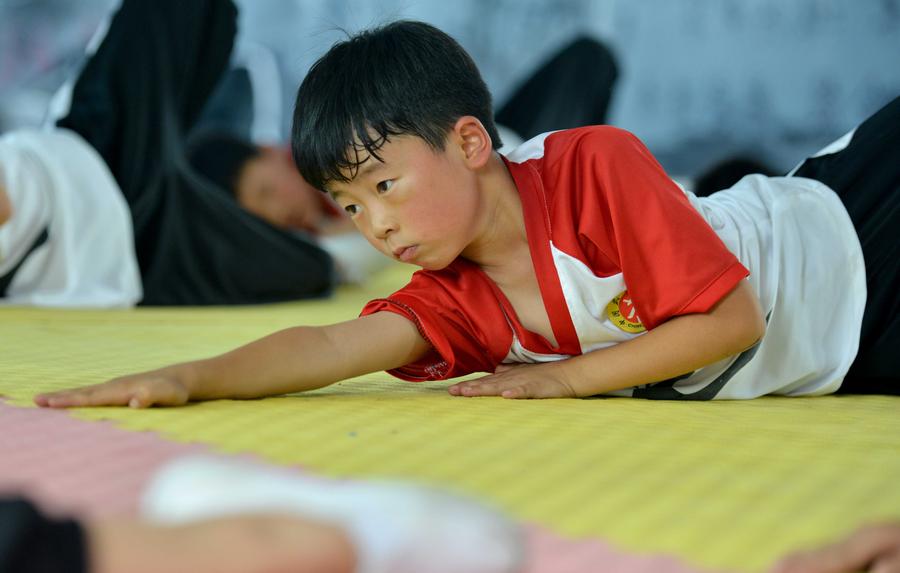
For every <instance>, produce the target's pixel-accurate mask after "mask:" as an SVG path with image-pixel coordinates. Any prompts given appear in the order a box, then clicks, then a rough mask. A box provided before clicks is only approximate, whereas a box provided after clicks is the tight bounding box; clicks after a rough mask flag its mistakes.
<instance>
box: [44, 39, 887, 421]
mask: <svg viewBox="0 0 900 573" xmlns="http://www.w3.org/2000/svg"><path fill="white" fill-rule="evenodd" d="M898 116H900V99H897V100H894V101H893V102H892V103H890V104H889V105H888V106H887V107H886V108H885V109H884V110H882V111H881V112H879V113H878V114H877V115H875V116H874V117H873V118H871V119H869V120H868V121H867V122H866V123H864V124H863V125H862V126H860V127H859V128H858V129H857V130H856V131H855V132H854V133H852V134H850V135H848V136H846V137H845V138H843V139H842V140H841V141H839V142H838V144H836V145H835V146H832V148H829V149H826V150H825V152H824V155H822V156H820V157H817V158H813V159H810V160H807V161H806V162H804V163H803V164H802V165H801V166H800V167H799V168H798V170H796V171H795V173H794V175H798V176H793V177H786V178H767V177H763V176H748V177H746V178H744V179H743V180H741V181H740V182H739V183H738V184H737V185H735V186H734V187H732V188H731V189H727V190H724V191H721V192H719V193H716V194H714V195H713V196H711V197H709V198H705V199H699V198H697V197H695V196H693V194H691V193H689V192H685V191H683V190H682V189H680V188H679V187H678V186H676V185H675V184H674V183H673V182H672V180H671V179H669V177H668V176H666V174H665V173H664V172H663V170H662V168H661V167H660V165H659V164H658V163H657V162H656V161H655V160H654V158H653V157H652V156H651V155H650V153H649V152H648V151H647V149H646V148H645V147H644V146H643V145H642V144H641V142H640V141H638V140H637V138H635V137H634V136H633V135H631V134H630V133H627V132H625V131H623V130H620V129H615V128H612V127H608V126H598V127H586V128H578V129H572V130H564V131H558V132H552V133H549V134H544V135H540V136H538V137H535V138H533V139H532V140H530V141H528V142H526V143H524V144H523V145H522V146H520V147H519V148H517V149H516V150H515V151H514V152H512V153H511V154H509V156H506V157H504V156H501V155H500V154H498V153H497V152H496V151H495V149H497V148H498V147H499V146H500V141H499V137H498V136H497V132H496V129H495V126H494V123H493V120H492V111H491V98H490V95H489V93H488V91H487V88H486V86H485V84H484V82H483V80H482V79H481V77H480V75H479V72H478V70H477V68H476V67H475V65H474V63H473V62H472V60H471V58H470V57H469V56H468V54H466V52H465V51H464V50H463V49H462V48H461V47H460V46H459V44H457V43H456V42H455V41H454V40H453V39H452V38H450V37H449V36H447V35H446V34H444V33H443V32H441V31H439V30H437V29H435V28H433V27H431V26H429V25H427V24H422V23H417V22H397V23H394V24H391V25H388V26H385V27H383V28H380V29H376V30H373V31H369V32H364V33H361V34H359V35H357V36H355V37H353V38H351V39H349V40H347V41H344V42H341V43H338V44H336V45H335V46H333V47H332V48H331V50H330V51H329V52H328V53H327V54H325V56H323V57H322V58H321V59H320V60H319V61H318V62H317V63H316V64H315V65H314V66H313V68H312V69H311V70H310V72H309V74H308V76H307V77H306V79H305V80H304V81H303V84H302V85H301V86H300V89H299V92H298V94H297V101H296V111H295V116H294V125H293V134H292V135H293V137H292V144H293V150H294V158H295V160H296V162H297V165H298V167H299V169H300V171H301V173H302V174H303V176H304V178H305V179H306V180H307V181H309V182H310V183H311V184H313V185H314V186H315V187H317V188H319V189H321V190H323V191H326V192H328V193H330V194H331V195H332V197H334V199H335V200H336V201H337V202H338V203H339V204H340V205H341V207H343V208H344V209H345V210H346V211H347V212H348V213H349V214H350V215H351V217H352V219H353V221H354V223H355V224H356V226H357V228H358V229H359V231H360V232H361V233H362V234H363V235H364V236H365V237H366V238H367V239H368V241H369V242H370V243H371V244H372V245H373V246H374V247H375V248H376V249H378V250H379V251H381V252H383V253H384V254H386V255H387V256H389V257H394V258H396V259H398V260H401V261H404V262H407V263H413V264H415V265H418V266H420V267H422V269H423V270H421V271H419V272H417V273H416V274H415V275H413V277H412V279H411V280H410V282H409V284H408V285H406V286H405V287H404V288H402V289H401V290H399V291H398V292H396V293H394V294H392V295H390V296H389V297H387V298H384V299H379V300H374V301H372V302H370V303H369V304H368V305H366V306H365V308H364V309H363V311H362V316H361V317H359V318H357V319H355V320H351V321H348V322H343V323H340V324H334V325H330V326H324V327H296V328H290V329H287V330H283V331H280V332H277V333H275V334H272V335H270V336H267V337H265V338H263V339H261V340H258V341H256V342H252V343H250V344H248V345H246V346H243V347H241V348H238V349H236V350H234V351H231V352H228V353H226V354H223V355H221V356H217V357H215V358H210V359H206V360H198V361H194V362H188V363H183V364H177V365H173V366H169V367H165V368H161V369H158V370H154V371H151V372H145V373H141V374H136V375H131V376H125V377H122V378H117V379H115V380H112V381H109V382H107V383H105V384H100V385H96V386H91V387H88V388H81V389H75V390H70V391H64V392H55V393H51V394H45V395H41V396H38V397H36V402H37V403H38V404H39V405H42V406H50V407H70V406H87V405H126V404H127V405H130V406H133V407H145V406H151V405H178V404H184V403H185V402H188V401H189V400H209V399H215V398H255V397H260V396H268V395H273V394H284V393H290V392H298V391H303V390H311V389H314V388H321V387H324V386H327V385H329V384H332V383H334V382H336V381H339V380H343V379H346V378H350V377H354V376H359V375H362V374H365V373H369V372H375V371H379V370H388V371H389V372H390V373H391V374H393V375H395V376H397V377H399V378H403V379H406V380H412V381H420V380H442V379H447V378H453V377H456V376H461V375H464V374H469V373H472V372H489V373H493V374H491V375H489V376H486V377H483V378H480V379H477V380H470V381H465V382H459V383H456V384H454V385H451V386H450V387H449V392H450V393H451V394H453V395H455V396H503V397H505V398H552V397H576V396H594V395H598V394H612V395H620V396H633V397H641V398H666V399H695V400H697V399H701V400H708V399H713V398H734V399H736V398H753V397H756V396H762V395H765V394H783V395H792V396H800V395H820V394H827V393H831V392H835V391H836V390H838V389H839V388H840V387H841V386H842V381H843V385H844V386H845V388H846V386H847V385H848V384H849V383H850V382H851V381H858V380H875V381H877V382H878V383H880V384H882V385H883V387H882V389H883V390H889V388H888V382H889V381H891V380H896V377H897V375H898V372H900V363H898V354H900V353H897V352H896V348H898V347H900V338H898V320H897V314H896V308H897V301H898V299H897V296H898V294H897V293H900V286H898V280H897V273H898V265H897V264H896V260H897V254H896V251H897V249H898V244H900V241H897V239H896V233H897V229H898V228H900V220H898V217H900V194H898V193H897V190H896V188H895V187H892V186H891V185H896V183H895V182H894V181H896V179H891V178H888V177H882V175H884V171H885V170H886V169H893V170H896V169H897V168H898V167H900V161H896V160H893V161H890V160H889V155H888V154H893V156H894V157H895V158H896V154H897V145H898V135H900V130H897V129H896V128H895V127H893V126H896V125H897V124H898V119H897V118H898ZM879 154H880V155H879ZM873 174H874V175H877V176H870V175H873ZM799 175H805V176H815V178H816V179H817V180H814V179H810V178H804V177H799ZM851 182H852V185H851ZM879 182H880V183H879ZM885 182H890V183H889V184H888V183H885ZM826 184H827V185H828V186H826ZM829 186H830V188H829ZM839 195H840V197H839ZM841 199H843V200H844V203H845V204H846V205H845V204H842V201H841ZM873 206H874V207H873ZM848 212H849V215H848ZM888 218H891V219H890V220H889V219H888ZM854 227H855V228H854ZM888 235H890V236H888ZM860 239H862V240H860ZM860 243H862V248H861V246H860ZM891 252H893V253H894V254H893V255H892V254H891ZM864 257H865V259H866V264H865V265H864V264H863V258H864ZM867 271H868V278H869V285H868V286H869V303H870V304H869V307H868V308H866V294H867V292H866V290H867V289H866V282H867ZM748 276H749V279H748V278H747V277H748ZM873 277H875V278H877V280H872V279H873ZM861 331H862V333H863V340H862V345H861V346H860V333H861ZM764 334H765V336H764ZM860 347H861V348H862V350H861V352H860V353H859V355H858V356H857V349H858V348H860ZM854 358H856V363H855V364H853V363H854ZM851 364H853V367H852V368H851ZM848 372H849V375H848ZM896 387H897V386H896V385H895V386H894V388H895V389H896ZM851 389H852V388H851Z"/></svg>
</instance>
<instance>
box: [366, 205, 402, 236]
mask: <svg viewBox="0 0 900 573" xmlns="http://www.w3.org/2000/svg"><path fill="white" fill-rule="evenodd" d="M396 230H397V224H396V221H394V219H393V218H392V217H390V216H389V215H388V214H387V213H386V212H385V211H384V210H377V211H375V212H373V213H372V234H373V235H375V237H376V238H378V239H387V238H388V235H390V234H391V233H393V232H394V231H396Z"/></svg>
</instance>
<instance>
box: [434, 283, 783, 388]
mask: <svg viewBox="0 0 900 573" xmlns="http://www.w3.org/2000/svg"><path fill="white" fill-rule="evenodd" d="M765 328H766V323H765V319H764V318H763V314H762V309H761V308H760V305H759V301H758V300H757V298H756V295H755V294H754V292H753V289H752V288H751V286H750V283H749V282H747V281H745V280H744V281H741V282H740V283H739V284H738V285H737V286H736V287H735V288H734V289H732V291H731V292H730V293H728V294H727V295H725V297H723V298H722V300H720V301H719V302H718V303H717V304H716V305H715V306H714V307H713V308H712V309H710V310H709V312H705V313H699V314H687V315H683V316H677V317H675V318H672V319H670V320H668V321H667V322H665V323H663V324H661V325H659V326H658V327H656V328H654V329H653V330H651V331H649V332H647V333H646V334H644V335H643V336H639V337H637V338H634V339H632V340H629V341H628V342H623V343H621V344H617V345H615V346H610V347H608V348H603V349H600V350H595V351H593V352H589V353H587V354H583V355H581V356H576V357H574V358H570V359H567V360H560V361H558V362H548V363H544V364H528V365H522V366H513V367H503V368H501V369H498V371H497V373H495V374H493V375H490V376H486V377H484V378H479V379H477V380H470V381H466V382H460V383H458V384H454V385H453V386H450V388H449V390H450V393H451V394H453V395H456V396H503V397H504V398H555V397H576V396H594V395H597V394H603V393H605V392H611V391H613V390H620V389H622V388H631V387H633V386H638V385H641V384H649V383H652V382H659V381H661V380H666V379H668V378H673V377H675V376H679V375H681V374H684V373H685V372H691V371H693V370H696V369H698V368H701V367H703V366H707V365H709V364H712V363H713V362H717V361H719V360H722V359H724V358H727V357H729V356H733V355H735V354H738V353H739V352H742V351H743V350H746V349H747V348H749V347H750V346H753V344H755V343H756V342H757V341H759V340H760V339H761V338H762V336H763V334H764V333H765Z"/></svg>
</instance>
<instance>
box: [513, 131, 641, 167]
mask: <svg viewBox="0 0 900 573" xmlns="http://www.w3.org/2000/svg"><path fill="white" fill-rule="evenodd" d="M635 145H637V146H640V147H643V144H641V142H640V140H638V138H637V137H635V135H634V134H632V133H631V132H629V131H627V130H624V129H622V128H619V127H614V126H612V125H588V126H584V127H576V128H572V129H562V130H559V131H549V132H547V133H542V134H540V135H537V136H535V137H533V138H531V139H529V140H528V141H526V142H525V143H523V144H521V145H520V146H518V147H517V148H515V149H514V150H513V151H511V152H510V153H509V154H508V155H507V158H508V159H509V160H510V161H512V162H514V163H524V162H526V161H530V160H538V159H540V160H543V162H544V163H555V162H557V161H566V160H568V161H578V160H580V159H582V158H584V157H590V158H591V159H595V158H597V156H598V155H600V156H607V157H613V156H615V155H616V154H617V153H619V152H621V151H622V150H623V149H628V148H632V147H633V146H635Z"/></svg>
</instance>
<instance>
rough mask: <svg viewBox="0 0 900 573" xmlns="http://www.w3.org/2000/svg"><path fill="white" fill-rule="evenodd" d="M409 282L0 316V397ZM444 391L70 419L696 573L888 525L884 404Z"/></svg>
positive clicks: (113, 369)
mask: <svg viewBox="0 0 900 573" xmlns="http://www.w3.org/2000/svg"><path fill="white" fill-rule="evenodd" d="M408 274H409V271H408V270H407V268H405V267H402V268H401V267H397V268H394V269H391V270H389V271H388V272H385V273H383V274H382V275H380V276H379V277H378V278H377V280H375V281H374V282H373V284H371V285H369V287H367V288H366V289H344V290H342V291H340V292H339V293H338V295H337V296H336V297H335V298H333V299H331V300H323V301H314V302H304V303H295V304H284V305H271V306H265V307H241V308H231V309H222V308H212V309H138V310H130V311H60V310H40V309H14V308H7V309H0V348H2V351H0V394H4V395H6V396H8V397H10V398H11V399H12V400H13V403H17V404H20V405H24V404H26V403H28V402H29V401H30V398H31V396H32V395H33V394H35V393H37V392H40V391H47V390H52V389H58V388H65V387H70V386H76V385H83V384H90V383H94V382H98V381H102V380H104V379H107V378H109V377H112V376H115V375H119V374H122V373H127V372H132V371H135V370H140V369H146V368H150V367H155V366H158V365H161V364H165V363H169V362H173V361H179V360H186V359H190V358H197V357H202V356H207V355H211V354H213V353H217V352H219V351H223V350H226V349H228V348H231V347H233V346H235V345H237V344H240V343H243V342H245V341H248V340H250V339H253V338H256V337H258V336H261V335H264V334H266V333H269V332H271V331H273V330H276V329H279V328H283V327H286V326H290V325H294V324H320V323H326V322H332V321H337V320H343V319H348V318H352V317H354V316H355V315H356V313H357V312H358V310H359V308H360V307H361V305H362V304H363V303H364V302H365V301H366V300H368V299H369V298H372V297H374V296H378V295H383V294H386V293H388V292H390V291H391V290H392V289H393V288H395V287H397V286H398V285H400V284H402V282H403V280H404V279H405V277H406V276H408ZM373 336H377V333H373ZM445 386H446V384H444V383H440V384H438V383H435V384H411V383H406V382H401V381H397V380H393V379H392V378H390V377H389V376H387V375H386V374H377V375H371V376H365V377H361V378H359V379H354V380H350V381H347V382H343V383H340V384H337V385H335V386H332V387H330V388H327V389H324V390H320V391H317V392H314V393H310V394H307V395H302V396H301V395H296V396H287V397H280V398H270V399H265V400H254V401H243V402H242V401H227V400H223V401H218V402H208V403H202V404H196V405H191V406H187V407H184V408H175V409H151V410H146V411H134V410H129V409H127V408H123V409H118V408H94V409H84V410H80V411H77V412H75V413H74V415H76V416H78V417H80V418H85V419H101V418H109V419H113V420H115V421H116V422H117V423H118V424H119V425H121V426H122V427H124V428H128V429H132V430H145V429H150V430H154V431H157V432H159V433H161V434H162V435H164V436H166V437H168V438H170V439H173V440H178V441H200V442H205V443H208V444H211V445H213V446H214V447H216V448H218V449H220V450H222V451H228V452H245V451H251V452H256V453H257V454H259V455H261V456H263V457H265V458H267V459H270V460H272V461H275V462H278V463H285V464H288V463H289V464H298V465H301V466H304V467H306V468H308V469H310V470H312V471H316V472H319V473H324V474H327V475H333V476H348V477H368V476H379V477H384V476H388V477H401V478H413V479H418V480H424V481H427V482H430V483H433V484H438V485H442V486H449V487H451V488H455V489H457V490H461V491H465V492H469V493H474V494H476V495H479V496H482V497H485V498H488V499H490V500H492V501H493V502H495V503H496V504H498V505H499V506H501V507H503V508H505V509H506V510H508V511H509V512H510V513H511V514H512V515H514V516H515V517H517V518H519V519H521V520H525V521H531V522H536V523H539V524H542V525H543V526H545V527H547V528H549V529H551V530H553V531H555V532H557V533H560V534H562V535H565V536H571V537H585V536H587V537H602V538H605V539H607V540H609V541H611V542H613V543H614V544H616V545H618V546H619V547H621V548H624V549H627V550H633V551H641V552H646V551H653V552H657V551H662V552H666V553H671V554H675V555H678V556H681V557H682V558H684V559H685V560H687V561H688V562H690V563H694V564H696V565H699V566H704V567H712V568H728V569H737V570H744V571H754V570H761V569H763V568H765V567H766V566H767V565H768V564H769V563H770V562H771V561H772V560H773V559H774V558H775V557H776V556H778V555H780V554H782V553H784V552H785V551H787V550H789V549H793V548H797V547H801V546H804V545H807V544H810V543H814V542H818V541H822V540H824V539H827V538H830V537H833V536H835V535H838V534H841V533H843V532H846V531H848V530H850V529H852V528H854V527H855V526H857V525H858V524H860V523H862V522H865V521H869V520H873V519H880V518H888V517H894V518H898V517H900V486H898V485H897V484H900V399H898V398H887V397H824V398H806V399H799V398H793V399H791V398H784V399H779V398H767V399H759V400H753V401H749V402H715V403H678V402H650V401H640V400H630V399H605V400H602V399H601V400H550V401H508V400H503V399H499V398H480V399H464V398H453V397H450V396H449V395H447V394H446V391H445V390H444V387H445Z"/></svg>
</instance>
